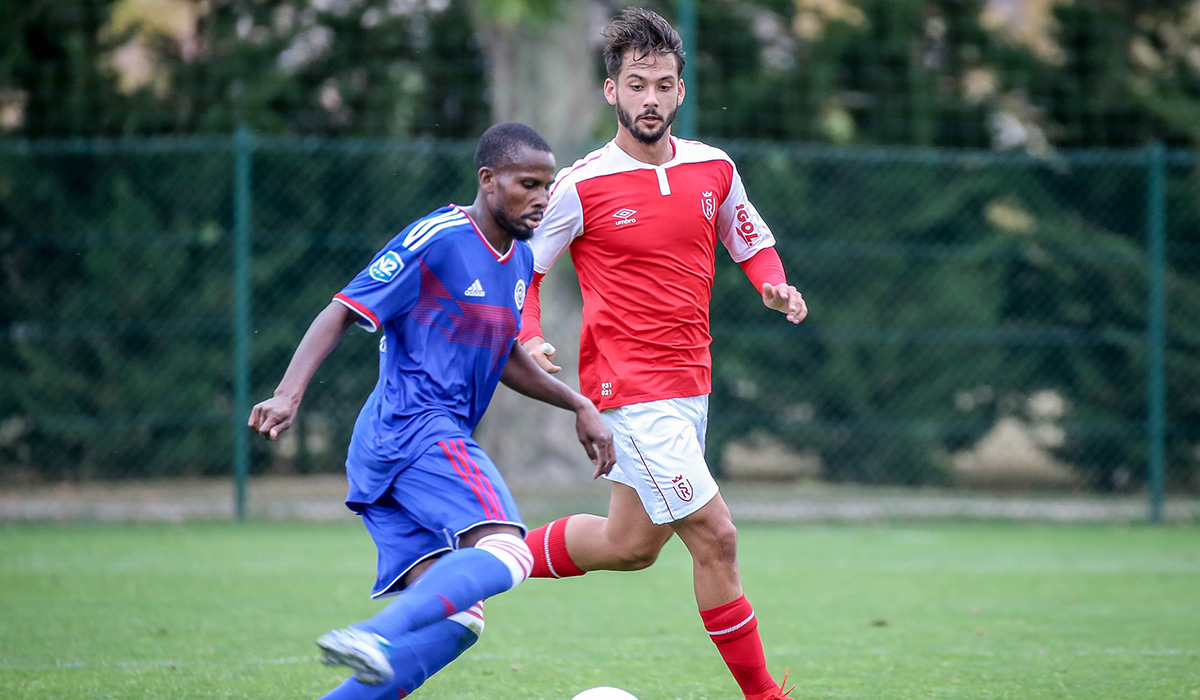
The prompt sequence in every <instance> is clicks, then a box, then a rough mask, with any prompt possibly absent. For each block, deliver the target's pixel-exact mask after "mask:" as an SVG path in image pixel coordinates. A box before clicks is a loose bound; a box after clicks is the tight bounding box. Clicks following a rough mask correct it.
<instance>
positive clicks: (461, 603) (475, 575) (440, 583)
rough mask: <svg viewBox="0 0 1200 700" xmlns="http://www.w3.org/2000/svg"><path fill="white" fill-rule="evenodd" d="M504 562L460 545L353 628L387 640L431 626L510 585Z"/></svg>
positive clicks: (510, 580) (483, 552) (511, 580)
mask: <svg viewBox="0 0 1200 700" xmlns="http://www.w3.org/2000/svg"><path fill="white" fill-rule="evenodd" d="M513 585H514V584H513V574H512V572H511V571H510V569H509V566H508V564H506V563H504V562H503V561H501V560H500V558H499V557H497V556H496V555H495V554H492V553H491V552H489V551H487V550H486V549H481V548H478V547H464V548H463V549H459V550H457V551H454V552H451V553H450V554H447V555H446V556H444V557H442V558H441V559H439V560H438V561H437V562H436V563H435V564H434V565H433V566H431V567H429V570H428V571H426V572H425V573H424V574H422V575H421V577H420V578H419V579H417V581H416V582H415V583H413V585H411V586H409V587H408V588H406V589H405V590H404V592H403V593H401V594H400V595H399V596H397V597H396V599H395V600H393V601H392V602H391V603H390V604H388V606H387V607H386V608H384V609H383V610H380V611H379V613H378V614H377V615H375V616H374V617H372V618H369V619H367V620H363V621H362V622H359V623H357V624H355V625H353V627H357V628H358V629H364V630H367V631H368V632H374V633H375V634H378V635H379V636H381V637H383V638H384V639H387V640H389V641H391V640H394V639H398V638H399V637H400V635H402V634H404V633H405V632H410V631H412V630H418V629H421V628H422V627H425V626H426V625H431V624H433V623H435V622H437V621H438V620H443V619H445V618H447V617H450V616H451V615H453V614H454V613H457V612H460V611H462V610H466V609H467V608H469V607H471V606H472V605H474V604H476V603H478V602H479V601H481V600H483V599H485V598H490V597H492V596H494V595H496V594H499V593H503V592H504V591H507V590H508V589H510V588H512V587H513Z"/></svg>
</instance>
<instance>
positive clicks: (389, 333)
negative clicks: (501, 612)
mask: <svg viewBox="0 0 1200 700" xmlns="http://www.w3.org/2000/svg"><path fill="white" fill-rule="evenodd" d="M475 166H476V168H477V179H478V183H479V187H478V190H477V193H476V196H475V201H474V203H473V204H471V205H470V206H466V207H460V206H456V205H450V206H446V207H442V208H441V209H438V210H437V211H434V212H432V213H431V214H428V215H427V216H425V217H422V218H421V219H419V220H417V221H415V222H413V223H412V224H411V225H409V226H408V227H407V228H405V229H404V230H403V231H401V232H400V234H399V235H397V236H396V237H395V238H393V239H392V240H391V241H389V242H388V244H387V245H386V246H384V248H383V250H381V251H380V252H379V253H378V254H377V255H376V256H375V258H374V259H373V260H372V261H371V264H370V265H369V266H368V267H367V268H366V269H365V270H363V271H362V272H360V273H359V274H358V276H356V277H355V278H354V279H353V280H351V282H350V284H348V285H347V286H346V288H345V289H343V290H342V291H341V292H340V293H339V294H337V295H336V296H335V297H334V299H333V301H332V302H331V303H330V304H329V306H327V307H326V308H325V310H324V311H322V312H321V313H320V314H319V315H318V316H317V318H316V319H315V320H314V321H313V323H312V325H311V326H310V327H309V329H308V332H307V333H305V335H304V338H303V339H302V340H301V341H300V345H299V346H298V347H297V348H296V353H295V355H294V356H293V358H292V361H291V363H290V364H289V365H288V368H287V371H286V372H285V374H284V377H283V380H282V381H280V383H279V386H278V388H276V390H275V393H274V395H273V396H272V397H271V398H270V399H267V400H266V401H263V402H262V403H259V404H258V405H257V406H255V407H254V409H253V411H252V412H251V414H250V420H249V425H250V427H251V428H252V429H254V430H256V431H258V432H259V433H260V434H262V435H263V436H264V437H266V438H268V439H271V440H274V439H275V438H276V437H278V436H279V434H280V433H281V432H283V431H284V430H287V428H288V427H289V426H290V425H291V424H292V421H293V420H294V419H295V416H296V412H297V410H298V409H299V407H300V401H301V399H302V398H303V396H304V391H305V389H306V388H307V387H308V384H309V382H310V381H311V380H312V377H313V375H314V374H315V373H316V371H317V368H318V367H319V366H320V365H321V363H322V362H323V361H324V359H325V358H326V357H327V356H328V355H329V353H330V352H331V351H332V350H333V348H334V347H335V346H336V345H337V344H338V342H339V341H340V340H341V338H342V336H343V335H345V333H346V331H347V330H349V328H350V326H351V325H352V324H354V323H358V324H359V325H362V326H365V327H366V328H367V329H368V330H371V331H375V330H379V329H382V330H383V336H382V337H381V338H380V341H379V381H378V382H377V383H376V385H375V389H374V391H372V392H371V395H370V397H369V398H368V399H367V402H366V404H365V405H364V406H363V408H362V411H361V412H360V413H359V416H358V420H357V421H356V422H355V425H354V432H353V435H352V437H351V439H350V447H349V450H348V455H347V457H346V475H347V478H348V480H349V483H350V487H349V492H348V494H347V496H346V505H347V506H348V507H349V508H350V509H351V510H353V511H354V512H356V513H358V514H360V515H361V516H362V519H363V523H364V525H366V528H367V531H368V532H369V533H370V534H371V537H372V539H373V540H374V541H375V545H376V548H377V549H378V551H379V557H378V569H377V570H378V575H377V577H376V581H375V587H374V589H373V590H372V592H371V596H372V597H373V598H379V597H386V596H394V599H393V600H392V601H391V602H390V603H389V604H388V605H387V607H385V608H384V609H383V610H382V611H380V612H379V613H378V614H377V615H375V616H374V617H372V618H370V619H367V620H363V621H361V622H359V623H356V624H354V625H351V626H350V627H348V628H346V629H340V630H334V631H331V632H327V633H325V634H324V635H322V636H321V637H320V638H319V639H318V640H317V644H318V646H320V647H321V649H322V650H323V653H324V657H325V662H326V663H329V664H341V665H344V666H348V667H350V668H351V669H353V670H354V671H355V676H354V677H351V678H349V679H348V680H346V681H345V682H344V683H342V684H341V685H340V686H338V687H337V688H335V689H334V690H333V691H332V692H330V693H329V694H328V695H326V696H325V697H326V698H329V699H335V700H379V699H381V698H391V699H394V698H397V697H400V698H403V697H405V696H407V695H409V694H410V693H412V692H413V691H414V690H416V688H417V687H419V686H420V685H421V684H422V683H424V682H425V681H426V680H427V679H428V678H429V677H430V676H432V675H433V674H434V673H436V672H437V671H438V670H439V669H441V668H442V667H444V666H445V665H446V664H448V663H450V662H451V661H453V660H454V659H455V658H457V657H458V656H459V655H460V654H462V652H464V651H465V650H466V649H467V648H468V647H470V646H471V645H472V644H474V643H475V641H476V640H477V639H478V638H479V635H480V633H481V632H482V631H483V626H484V625H483V610H482V607H481V601H483V600H484V599H485V598H488V597H490V596H493V595H496V594H498V593H502V592H504V591H507V590H509V589H510V588H513V587H514V586H516V585H517V584H519V583H521V582H522V581H524V580H525V579H526V578H527V577H528V576H529V573H530V571H531V570H532V568H533V556H532V554H531V553H530V551H529V547H528V546H527V545H526V544H525V540H524V534H525V526H524V524H523V523H522V522H521V516H520V515H519V514H518V512H517V507H516V504H515V503H514V502H513V498H512V496H511V494H510V493H509V491H508V488H507V486H506V485H505V483H504V479H503V478H502V477H501V476H500V473H499V471H497V469H496V466H495V465H494V464H493V463H492V460H491V459H490V458H489V457H488V456H487V455H486V454H485V453H484V452H483V450H482V449H480V447H479V445H478V444H476V443H475V441H474V440H473V439H472V438H471V432H472V430H474V428H475V426H476V425H477V424H478V423H479V419H480V418H481V417H482V416H483V412H484V409H486V408H487V405H488V402H489V401H490V400H491V398H492V394H493V392H494V391H495V389H496V384H497V383H498V382H504V383H505V385H507V386H509V387H510V388H512V389H514V390H516V391H518V392H521V393H522V394H525V395H526V396H530V397H532V398H535V399H538V400H541V401H544V402H546V403H549V404H552V405H555V406H559V407H561V408H565V409H568V410H572V411H574V412H575V414H576V422H575V427H576V432H577V434H578V437H579V440H580V442H581V443H582V444H583V447H584V450H585V451H586V452H587V454H588V457H590V458H591V460H592V463H593V464H594V465H595V467H596V472H595V475H596V476H600V475H603V474H606V473H608V471H609V470H610V469H611V468H612V465H613V462H614V459H615V458H614V452H613V446H612V434H611V432H610V431H609V430H608V428H607V427H606V426H605V423H604V421H603V420H602V419H601V418H600V414H599V412H597V410H596V407H595V406H594V405H593V404H592V402H591V401H589V400H588V399H587V398H585V397H583V396H581V395H580V394H578V393H577V392H575V391H573V390H571V389H570V388H569V387H567V386H566V385H565V384H563V383H562V382H560V381H558V380H557V379H554V378H553V377H551V376H550V375H549V374H547V373H546V372H543V371H542V370H541V368H540V367H538V366H537V365H536V364H535V363H534V361H533V359H532V358H531V357H530V356H529V354H528V353H526V352H523V351H521V347H520V345H519V344H518V343H517V333H518V331H519V330H520V323H521V308H522V307H523V306H524V303H525V294H526V290H527V289H528V286H529V283H530V279H531V277H532V275H533V253H532V251H531V249H530V248H529V244H528V243H526V241H527V240H528V239H529V238H530V237H531V236H532V235H533V229H534V228H535V227H536V226H537V225H538V223H539V222H540V221H541V217H542V213H543V211H544V210H545V208H546V204H547V200H548V193H549V188H550V184H551V182H552V181H553V179H554V174H555V164H554V156H553V155H552V154H551V152H550V147H549V146H548V145H547V144H546V142H545V140H543V139H542V137H541V136H539V135H538V133H537V132H536V131H534V130H533V129H531V128H529V127H528V126H525V125H524V124H517V123H513V122H509V123H505V124H498V125H496V126H493V127H492V128H490V129H488V130H487V131H486V132H484V134H483V136H482V137H480V140H479V144H478V146H477V149H476V152H475Z"/></svg>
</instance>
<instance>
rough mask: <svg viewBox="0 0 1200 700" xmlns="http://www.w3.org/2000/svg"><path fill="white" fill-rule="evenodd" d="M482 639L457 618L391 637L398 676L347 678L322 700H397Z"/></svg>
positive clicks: (393, 665) (392, 655)
mask: <svg viewBox="0 0 1200 700" xmlns="http://www.w3.org/2000/svg"><path fill="white" fill-rule="evenodd" d="M478 639H479V636H478V634H477V633H476V632H475V631H474V630H472V629H470V628H467V627H464V626H463V625H462V624H460V623H459V622H456V621H455V620H442V621H441V622H435V623H434V624H432V625H428V626H426V627H423V628H421V629H419V630H417V631H415V632H409V633H408V634H402V635H400V636H399V637H397V638H396V639H395V640H393V641H392V650H391V653H390V654H389V655H388V656H389V658H391V661H392V668H393V669H395V671H396V677H395V678H394V679H393V680H392V682H391V683H386V684H384V685H364V684H362V683H359V682H358V681H357V680H355V679H354V678H353V677H351V678H348V679H346V681H345V682H343V683H342V684H341V685H339V686H338V687H336V688H334V689H333V690H331V691H330V692H329V694H328V695H325V696H324V697H322V699H321V700H396V698H397V697H401V698H403V697H407V696H409V695H411V694H412V692H413V691H414V690H416V689H417V688H420V687H421V684H423V683H424V682H425V681H427V680H429V678H430V676H432V675H433V674H435V673H437V672H438V671H440V670H441V669H442V668H444V667H445V666H446V665H447V664H449V663H450V662H451V661H453V660H455V659H457V658H458V657H459V656H460V655H461V654H462V653H463V652H464V651H466V650H467V649H469V648H470V647H471V645H472V644H474V643H475V642H476V641H477V640H478Z"/></svg>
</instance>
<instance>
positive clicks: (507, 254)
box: [451, 204, 517, 264]
mask: <svg viewBox="0 0 1200 700" xmlns="http://www.w3.org/2000/svg"><path fill="white" fill-rule="evenodd" d="M451 206H452V207H454V208H455V209H457V210H458V211H460V212H461V213H462V215H463V216H465V217H467V221H470V222H471V228H473V229H475V235H476V236H479V240H481V241H483V244H484V245H485V246H487V249H488V250H490V251H491V252H492V256H493V257H494V258H496V261H497V262H499V263H501V264H503V263H506V262H508V260H509V258H511V257H512V254H513V249H514V248H516V247H517V240H516V239H515V238H514V239H513V240H512V241H511V242H510V243H509V244H508V250H506V251H505V252H504V253H503V254H501V253H500V251H498V250H496V249H495V248H493V247H492V244H491V243H490V242H489V241H488V239H487V236H485V235H483V231H480V230H479V226H477V225H476V224H475V220H474V219H472V218H471V215H470V214H468V213H467V211H466V210H465V209H463V208H462V207H460V206H458V205H457V204H452V205H451Z"/></svg>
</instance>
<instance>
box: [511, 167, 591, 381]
mask: <svg viewBox="0 0 1200 700" xmlns="http://www.w3.org/2000/svg"><path fill="white" fill-rule="evenodd" d="M578 167H579V164H578V163H577V164H576V165H575V166H574V167H571V168H564V169H563V170H562V171H560V172H559V174H558V176H557V177H556V178H555V181H554V185H552V186H551V188H550V202H549V204H547V206H546V212H545V214H544V215H543V217H542V221H541V223H539V224H538V227H537V228H535V229H534V230H533V238H532V239H530V241H529V245H530V246H531V247H532V248H533V281H532V282H531V283H530V285H529V292H528V293H527V294H526V296H525V306H524V307H523V308H522V309H521V336H520V340H521V347H522V348H523V349H524V350H525V352H527V353H528V354H529V356H530V357H532V358H533V361H534V362H536V363H537V365H538V367H541V368H542V369H544V370H546V371H547V372H549V373H550V374H555V373H557V372H559V371H561V370H562V367H559V366H558V365H556V364H554V356H555V355H556V354H557V353H556V352H554V351H553V346H550V347H549V348H546V347H544V346H545V345H549V344H548V343H546V338H545V337H544V336H543V335H542V298H541V291H542V279H543V278H544V277H545V276H546V273H547V272H548V271H549V270H550V266H552V265H553V264H554V262H555V261H556V260H558V258H559V257H561V256H562V254H563V253H565V252H566V251H567V248H568V247H570V245H571V241H573V240H575V237H576V236H578V235H580V234H581V233H583V205H582V204H581V203H580V201H579V190H577V189H576V188H575V179H574V177H573V174H574V173H575V171H576V170H577V169H578ZM547 349H550V350H551V351H550V352H546V350H547Z"/></svg>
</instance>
